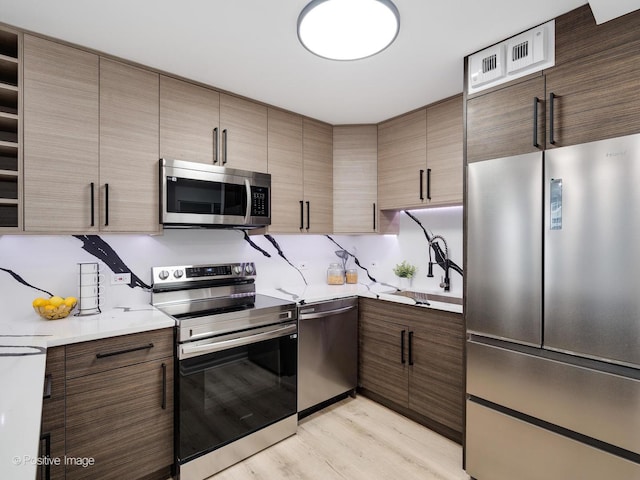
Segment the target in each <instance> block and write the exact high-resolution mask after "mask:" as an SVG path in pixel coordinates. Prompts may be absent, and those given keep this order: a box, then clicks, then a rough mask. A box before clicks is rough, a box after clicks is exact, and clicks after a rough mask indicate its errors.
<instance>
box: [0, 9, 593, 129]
mask: <svg viewBox="0 0 640 480" xmlns="http://www.w3.org/2000/svg"><path fill="white" fill-rule="evenodd" d="M308 1H309V0H225V1H223V0H180V1H178V0H107V1H105V0H48V1H43V0H19V1H18V0H0V22H4V23H7V24H9V25H14V26H17V27H21V28H25V29H28V30H31V31H34V32H39V33H43V34H46V35H50V36H52V37H55V38H59V39H62V40H66V41H68V42H72V43H75V44H78V45H82V46H86V47H90V48H93V49H96V50H99V51H101V52H105V53H109V54H111V55H115V56H118V57H121V58H125V59H128V60H132V61H135V62H138V63H141V64H144V65H148V66H150V67H154V68H157V69H160V70H163V71H166V72H170V73H173V74H176V75H179V76H182V77H187V78H191V79H194V80H197V81H199V82H203V83H206V84H209V85H212V86H215V87H218V88H220V89H223V90H228V91H231V92H235V93H238V94H240V95H244V96H247V97H251V98H254V99H256V100H259V101H262V102H266V103H269V104H271V105H276V106H279V107H282V108H285V109H288V110H292V111H294V112H298V113H301V114H304V115H308V116H310V117H314V118H317V119H320V120H324V121H326V122H329V123H332V124H353V123H377V122H379V121H381V120H385V119H387V118H390V117H392V116H395V115H398V114H400V113H404V112H407V111H409V110H412V109H415V108H418V107H421V106H423V105H427V104H429V103H432V102H434V101H436V100H440V99H443V98H446V97H448V96H450V95H454V94H456V93H459V92H461V91H462V82H463V78H462V77H463V57H464V56H465V55H468V54H470V53H473V52H475V51H478V50H481V49H483V48H485V47H487V46H489V45H491V44H493V43H496V42H498V41H500V40H503V39H505V38H507V37H509V36H512V35H515V34H517V33H519V32H521V31H524V30H527V29H528V28H530V27H533V26H535V25H538V24H540V23H543V22H545V21H547V20H549V19H551V18H554V17H556V16H558V15H561V14H563V13H566V12H568V11H570V10H573V9H574V8H576V7H579V6H580V5H584V4H586V3H587V1H586V0H526V1H519V0H394V2H395V4H396V6H397V7H398V10H399V11H400V33H399V35H398V38H397V39H396V41H395V42H394V43H393V44H392V45H391V46H390V47H389V48H387V49H386V50H384V51H383V52H382V53H380V54H379V55H376V56H373V57H370V58H367V59H363V60H358V61H354V62H332V61H330V60H325V59H322V58H320V57H316V56H315V55H313V54H311V53H309V52H308V51H307V50H305V49H304V47H302V45H300V43H299V42H298V39H297V36H296V22H297V18H298V14H299V13H300V11H301V10H302V8H303V7H304V6H305V5H306V4H307V3H308Z"/></svg>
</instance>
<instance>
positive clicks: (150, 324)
mask: <svg viewBox="0 0 640 480" xmlns="http://www.w3.org/2000/svg"><path fill="white" fill-rule="evenodd" d="M174 325H175V321H174V320H173V319H172V318H170V317H168V316H167V315H165V314H164V313H162V312H160V311H158V310H156V309H155V308H153V307H152V306H150V305H139V306H135V307H120V308H114V309H113V310H109V311H106V312H103V313H100V314H97V315H87V316H83V317H75V316H73V315H70V316H69V317H67V318H63V319H60V320H44V319H42V318H40V317H39V316H38V315H37V314H36V313H35V312H34V311H33V310H31V309H28V311H25V313H24V315H18V316H12V317H11V318H7V317H3V318H0V383H1V384H2V389H3V394H2V395H0V478H3V479H4V478H7V479H8V478H10V479H12V480H21V479H28V480H33V479H34V478H35V476H36V469H37V460H38V459H37V456H38V446H39V444H40V441H39V438H40V416H41V413H40V412H41V411H42V396H43V388H44V371H45V365H46V348H47V347H54V346H58V345H66V344H70V343H77V342H84V341H87V340H96V339H99V338H107V337H114V336H118V335H126V334H130V333H139V332H144V331H149V330H155V329H158V328H166V327H173V326H174Z"/></svg>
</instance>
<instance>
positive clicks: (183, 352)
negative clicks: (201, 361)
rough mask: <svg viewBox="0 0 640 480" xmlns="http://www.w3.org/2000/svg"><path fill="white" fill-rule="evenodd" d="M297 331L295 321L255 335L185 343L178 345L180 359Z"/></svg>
mask: <svg viewBox="0 0 640 480" xmlns="http://www.w3.org/2000/svg"><path fill="white" fill-rule="evenodd" d="M297 331H298V326H297V325H296V324H295V323H290V324H287V325H286V326H284V327H280V328H275V329H272V330H268V331H266V332H261V333H256V334H255V335H249V336H248V337H240V338H233V339H230V340H222V341H216V340H213V341H212V342H211V343H205V344H202V343H199V344H198V345H190V344H185V345H181V346H180V359H184V358H189V357H195V356H198V355H205V354H207V353H214V352H220V351H222V350H228V349H230V348H234V347H242V346H243V345H249V344H252V343H257V342H261V341H264V340H271V339H274V338H279V337H284V336H286V335H291V334H294V333H297Z"/></svg>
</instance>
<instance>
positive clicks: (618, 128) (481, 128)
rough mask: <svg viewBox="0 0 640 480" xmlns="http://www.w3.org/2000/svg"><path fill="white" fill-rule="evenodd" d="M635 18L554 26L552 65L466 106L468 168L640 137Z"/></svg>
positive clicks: (639, 48) (564, 20)
mask: <svg viewBox="0 0 640 480" xmlns="http://www.w3.org/2000/svg"><path fill="white" fill-rule="evenodd" d="M639 75H640V11H636V12H633V13H630V14H628V15H625V16H623V17H620V18H618V19H615V20H612V21H610V22H606V23H604V24H602V25H596V23H595V20H594V18H593V15H592V14H591V10H590V9H589V7H588V6H584V7H580V8H578V9H576V10H573V11H571V12H569V13H567V14H565V15H562V16H561V17H558V19H556V64H555V66H554V67H552V68H550V69H547V70H544V71H543V72H538V73H537V74H532V77H527V79H526V80H524V81H520V82H517V83H510V84H505V85H503V86H501V87H496V88H493V89H490V90H487V92H486V93H484V92H481V93H479V94H475V95H473V96H470V97H469V98H468V99H467V115H466V132H467V154H466V158H467V162H475V161H480V160H487V159H491V158H500V157H506V156H512V155H518V154H522V153H529V152H534V151H538V150H544V149H549V148H555V147H561V146H568V145H576V144H579V143H585V142H591V141H596V140H603V139H606V138H613V137H618V136H623V135H630V134H634V133H638V132H640V90H638V88H637V86H638V76H639Z"/></svg>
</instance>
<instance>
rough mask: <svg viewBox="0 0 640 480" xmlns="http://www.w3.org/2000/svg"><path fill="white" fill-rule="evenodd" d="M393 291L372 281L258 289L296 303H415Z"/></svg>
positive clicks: (438, 305)
mask: <svg viewBox="0 0 640 480" xmlns="http://www.w3.org/2000/svg"><path fill="white" fill-rule="evenodd" d="M394 292H397V288H395V287H393V286H391V285H385V284H380V283H374V284H371V285H366V284H364V283H357V284H344V285H324V284H320V285H307V286H303V287H300V286H298V287H293V288H278V289H266V290H261V291H260V293H263V294H265V295H270V296H272V297H278V298H283V299H285V300H292V301H294V302H296V303H298V304H303V303H313V302H323V301H326V300H333V299H336V298H345V297H352V296H360V297H367V298H377V299H380V300H386V301H389V302H396V303H402V304H405V305H416V302H415V301H414V300H412V299H411V298H407V297H403V296H400V295H393V293H394ZM424 293H426V294H427V295H429V294H432V295H438V298H439V299H440V298H442V297H444V296H445V295H443V293H442V292H429V291H425V292H424ZM452 298H455V297H452ZM417 306H419V307H422V308H433V309H435V310H443V311H446V312H453V313H462V305H459V304H456V303H449V302H441V301H432V300H429V305H424V304H419V305H417Z"/></svg>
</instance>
